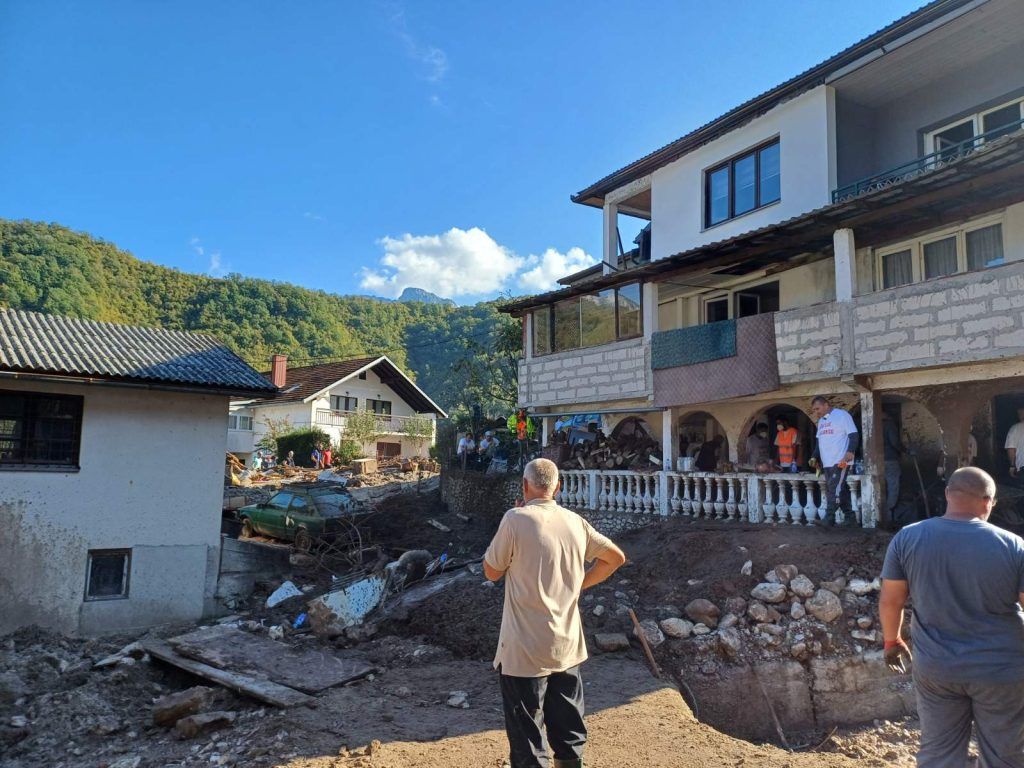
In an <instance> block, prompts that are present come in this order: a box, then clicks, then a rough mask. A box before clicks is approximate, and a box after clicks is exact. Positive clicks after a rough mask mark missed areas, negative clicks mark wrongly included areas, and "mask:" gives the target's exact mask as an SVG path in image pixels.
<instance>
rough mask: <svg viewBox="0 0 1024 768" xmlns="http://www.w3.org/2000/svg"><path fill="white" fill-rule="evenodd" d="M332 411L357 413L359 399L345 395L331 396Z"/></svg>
mask: <svg viewBox="0 0 1024 768" xmlns="http://www.w3.org/2000/svg"><path fill="white" fill-rule="evenodd" d="M331 410H332V411H357V410H359V398H358V397H348V396H345V395H331Z"/></svg>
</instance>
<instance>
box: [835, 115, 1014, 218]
mask: <svg viewBox="0 0 1024 768" xmlns="http://www.w3.org/2000/svg"><path fill="white" fill-rule="evenodd" d="M1022 127H1024V118H1021V119H1019V120H1015V121H1013V122H1010V123H1007V124H1006V125H1002V126H1000V127H998V128H993V129H992V130H991V131H987V132H985V133H979V134H978V135H977V136H972V137H971V138H969V139H964V140H963V141H961V142H959V143H958V144H955V145H953V146H949V147H946V148H945V149H940V150H938V151H937V152H932V153H931V154H928V155H925V156H924V157H919V158H917V159H915V160H911V161H910V162H907V163H903V164H902V165H897V166H896V167H895V168H890V169H889V170H887V171H883V172H882V173H876V174H875V175H873V176H868V177H866V178H863V179H860V180H859V181H855V182H853V183H852V184H847V185H846V186H845V187H839V189H836V190H833V191H832V202H833V203H841V202H843V201H844V200H850V199H852V198H855V197H858V196H860V195H863V194H864V193H866V192H873V191H875V190H877V189H884V188H885V187H889V186H892V185H893V184H899V183H900V182H903V181H907V180H908V179H912V178H914V177H916V176H920V175H921V174H923V173H928V172H930V171H935V170H938V169H939V168H945V167H946V166H947V165H949V164H950V163H953V162H955V161H957V160H960V159H961V158H964V157H967V156H968V155H972V154H974V153H975V152H977V151H978V150H980V149H983V148H984V147H985V145H986V144H988V143H989V142H991V141H993V140H994V139H998V138H1001V137H1003V136H1006V135H1008V134H1011V133H1014V132H1015V131H1018V130H1020V129H1021V128H1022Z"/></svg>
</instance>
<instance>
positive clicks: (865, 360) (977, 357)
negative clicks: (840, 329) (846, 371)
mask: <svg viewBox="0 0 1024 768" xmlns="http://www.w3.org/2000/svg"><path fill="white" fill-rule="evenodd" d="M1022 308H1024V264H1022V263H1020V262H1013V263H1010V264H1005V265H1003V266H1001V267H993V268H990V269H986V270H984V271H983V272H972V273H969V274H964V275H956V276H953V277H947V278H943V279H941V280H935V281H927V282H923V283H917V284H914V285H905V286H902V287H900V288H893V289H889V290H885V291H879V292H877V293H873V294H870V295H867V296H862V297H860V298H859V299H858V300H857V302H856V306H855V307H854V310H853V326H854V360H855V365H854V368H855V370H856V371H857V372H858V373H860V372H864V373H867V372H878V371H893V370H900V369H907V368H913V367H916V366H920V365H929V366H933V365H941V364H948V363H963V362H972V361H981V360H991V359H994V358H1000V357H1011V356H1015V355H1020V354H1024V317H1022V313H1021V309H1022Z"/></svg>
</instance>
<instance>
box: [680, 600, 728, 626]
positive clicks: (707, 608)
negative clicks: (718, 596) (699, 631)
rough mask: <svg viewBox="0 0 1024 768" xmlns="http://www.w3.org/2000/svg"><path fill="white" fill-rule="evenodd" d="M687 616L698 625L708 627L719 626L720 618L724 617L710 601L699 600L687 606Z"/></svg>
mask: <svg viewBox="0 0 1024 768" xmlns="http://www.w3.org/2000/svg"><path fill="white" fill-rule="evenodd" d="M686 615H687V616H688V617H689V618H691V619H693V621H694V622H696V623H697V624H703V625H704V626H706V627H716V626H718V617H719V616H721V615H722V611H721V610H719V608H718V606H717V605H715V604H714V603H712V602H711V601H710V600H705V599H704V598H698V599H696V600H693V601H692V602H690V603H689V604H688V605H687V606H686Z"/></svg>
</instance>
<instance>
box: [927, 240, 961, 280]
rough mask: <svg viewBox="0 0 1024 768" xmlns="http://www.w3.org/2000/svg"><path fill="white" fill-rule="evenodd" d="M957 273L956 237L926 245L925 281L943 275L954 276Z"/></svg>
mask: <svg viewBox="0 0 1024 768" xmlns="http://www.w3.org/2000/svg"><path fill="white" fill-rule="evenodd" d="M956 271H957V263H956V237H947V238H945V239H944V240H936V241H935V242H934V243H926V244H925V246H924V277H925V280H929V279H931V278H933V277H942V276H943V275H952V274H954V273H955V272H956Z"/></svg>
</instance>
